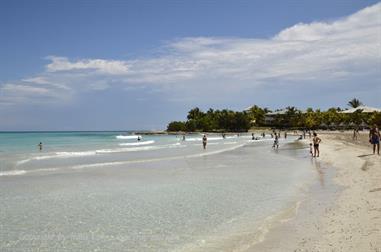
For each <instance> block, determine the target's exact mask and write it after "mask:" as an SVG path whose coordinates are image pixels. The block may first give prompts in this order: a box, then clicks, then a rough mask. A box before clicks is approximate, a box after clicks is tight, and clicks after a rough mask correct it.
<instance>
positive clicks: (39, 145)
mask: <svg viewBox="0 0 381 252" xmlns="http://www.w3.org/2000/svg"><path fill="white" fill-rule="evenodd" d="M37 146H38V148H39V149H40V151H42V142H40V143H39V144H38V145H37Z"/></svg>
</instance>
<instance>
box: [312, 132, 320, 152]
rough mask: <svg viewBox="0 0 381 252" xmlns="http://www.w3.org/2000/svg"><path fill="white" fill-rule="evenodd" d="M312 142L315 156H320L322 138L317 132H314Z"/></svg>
mask: <svg viewBox="0 0 381 252" xmlns="http://www.w3.org/2000/svg"><path fill="white" fill-rule="evenodd" d="M313 136H314V137H313V138H312V142H313V144H314V157H319V155H320V150H319V144H320V142H321V139H320V138H319V137H318V136H317V134H316V132H314V133H313ZM316 154H317V155H316Z"/></svg>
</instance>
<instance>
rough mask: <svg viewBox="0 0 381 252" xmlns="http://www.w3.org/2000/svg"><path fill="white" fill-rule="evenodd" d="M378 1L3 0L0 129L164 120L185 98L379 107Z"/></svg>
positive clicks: (177, 114) (235, 105)
mask: <svg viewBox="0 0 381 252" xmlns="http://www.w3.org/2000/svg"><path fill="white" fill-rule="evenodd" d="M380 13H381V4H380V3H379V2H378V1H366V0H356V1H355V0H345V1H344V0H337V1H332V0H331V1H325V0H323V1H298V0H290V1H254V0H253V1H61V2H59V1H26V0H25V1H18V0H16V1H7V0H2V1H1V2H0V41H1V42H0V43H1V47H0V118H1V120H0V130H112V129H121V130H123V129H163V128H165V126H166V124H167V122H168V121H171V120H183V119H185V116H186V113H187V111H188V110H190V109H191V108H192V107H195V106H199V107H201V108H203V109H207V108H209V107H214V108H221V109H222V108H231V109H236V110H242V109H244V108H246V107H248V106H250V105H252V104H258V105H260V106H266V107H269V108H272V109H275V108H281V107H285V106H288V105H293V106H297V107H299V108H306V107H314V108H322V109H324V108H328V107H332V106H335V107H336V106H341V107H345V105H346V103H347V101H348V100H350V99H351V98H353V97H357V98H359V99H360V100H361V101H363V102H364V103H365V104H367V105H369V106H375V107H381V99H380V97H379V96H380V95H379V94H380V93H381V87H380V84H379V83H381V81H380V79H381V49H380V42H381V35H380V34H381V18H380V15H381V14H380Z"/></svg>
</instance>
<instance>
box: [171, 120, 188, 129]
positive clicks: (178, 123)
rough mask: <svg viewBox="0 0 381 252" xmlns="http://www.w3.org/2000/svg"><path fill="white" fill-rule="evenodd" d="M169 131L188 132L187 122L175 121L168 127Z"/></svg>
mask: <svg viewBox="0 0 381 252" xmlns="http://www.w3.org/2000/svg"><path fill="white" fill-rule="evenodd" d="M167 131H186V126H185V122H181V121H173V122H170V123H169V124H168V126H167Z"/></svg>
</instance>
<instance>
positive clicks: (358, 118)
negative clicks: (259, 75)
mask: <svg viewBox="0 0 381 252" xmlns="http://www.w3.org/2000/svg"><path fill="white" fill-rule="evenodd" d="M348 104H349V105H350V106H351V107H353V108H357V107H359V106H361V105H362V102H361V101H359V100H358V99H356V98H354V99H352V100H351V101H349V102H348ZM344 111H345V110H343V109H341V108H339V107H338V108H329V109H327V110H325V111H322V110H320V109H315V110H314V109H313V108H308V109H306V110H305V111H302V110H299V109H298V108H296V107H287V108H285V109H283V110H275V111H274V112H272V111H271V110H269V109H268V108H261V107H259V106H257V105H254V106H252V107H250V108H249V109H246V110H244V111H232V110H228V109H223V110H214V109H209V110H208V111H206V112H204V111H202V110H201V109H199V108H198V107H196V108H193V109H191V110H190V111H189V112H188V115H187V120H186V121H173V122H170V123H169V124H168V126H167V131H182V132H194V131H204V132H206V131H208V132H212V131H213V132H224V131H229V132H245V131H248V130H249V129H250V128H252V127H270V128H284V129H353V128H364V127H368V126H369V125H373V124H377V125H381V112H376V111H375V112H371V113H364V112H363V111H362V109H358V110H356V111H355V112H353V113H343V112H344Z"/></svg>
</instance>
